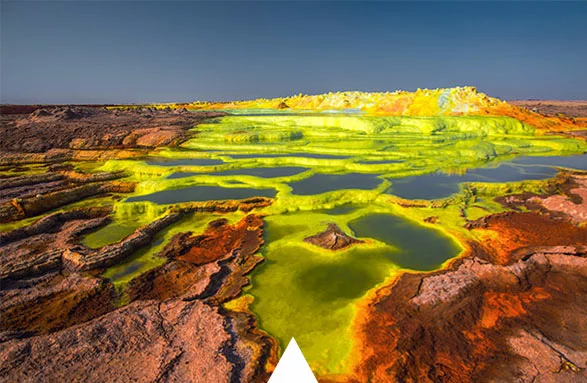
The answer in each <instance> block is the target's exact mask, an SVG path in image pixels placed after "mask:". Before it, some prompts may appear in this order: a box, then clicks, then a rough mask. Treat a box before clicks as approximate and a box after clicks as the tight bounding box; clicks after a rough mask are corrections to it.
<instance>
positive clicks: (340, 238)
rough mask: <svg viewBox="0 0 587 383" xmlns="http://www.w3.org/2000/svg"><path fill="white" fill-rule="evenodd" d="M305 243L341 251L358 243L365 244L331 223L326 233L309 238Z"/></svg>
mask: <svg viewBox="0 0 587 383" xmlns="http://www.w3.org/2000/svg"><path fill="white" fill-rule="evenodd" d="M304 241H305V242H308V243H311V244H312V245H316V246H320V247H322V248H324V249H327V250H341V249H345V248H347V247H349V246H352V245H355V244H357V243H363V241H361V240H359V239H356V238H353V237H351V236H349V235H347V234H346V233H345V232H344V231H342V230H341V229H340V228H339V227H338V226H337V225H336V224H334V223H329V224H328V228H327V229H326V230H325V231H323V232H321V233H318V234H316V235H313V236H311V237H307V238H305V239H304Z"/></svg>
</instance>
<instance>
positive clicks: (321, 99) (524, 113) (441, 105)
mask: <svg viewBox="0 0 587 383" xmlns="http://www.w3.org/2000/svg"><path fill="white" fill-rule="evenodd" d="M182 107H186V108H187V109H191V110H214V109H276V110H277V109H279V110H284V109H286V110H291V111H301V110H314V111H316V110H319V111H320V110H322V111H324V110H348V109H355V110H360V111H363V112H364V113H366V114H367V115H380V116H462V115H471V116H508V117H513V118H516V119H518V120H520V121H522V122H524V123H526V124H529V125H532V126H534V127H536V128H537V129H539V130H543V131H568V130H574V129H580V128H581V126H580V124H576V123H575V122H574V120H572V119H569V118H566V117H564V116H550V117H546V116H544V115H542V114H539V113H535V112H532V111H530V110H528V109H525V108H523V107H521V106H516V105H512V104H509V103H507V102H505V101H502V100H499V99H497V98H493V97H489V96H487V95H485V94H484V93H480V92H478V91H477V89H476V88H475V87H472V86H466V87H456V88H439V89H418V90H417V91H415V92H406V91H395V92H330V93H326V94H320V95H312V96H310V95H302V94H298V95H296V96H291V97H284V98H274V99H265V98H260V99H256V100H246V101H233V102H214V103H212V102H199V101H198V102H194V103H191V104H188V105H187V106H186V105H184V104H182Z"/></svg>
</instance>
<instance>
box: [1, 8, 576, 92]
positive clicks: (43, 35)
mask: <svg viewBox="0 0 587 383" xmlns="http://www.w3.org/2000/svg"><path fill="white" fill-rule="evenodd" d="M1 5H2V9H1V11H2V12H1V14H2V16H1V17H2V20H1V21H2V23H1V96H2V99H1V102H2V103H124V102H157V101H161V102H169V101H192V100H196V99H200V100H232V99H247V98H256V97H277V96H286V95H291V94H297V93H300V92H301V93H306V94H315V93H323V92H328V91H337V90H365V91H387V90H389V91H393V90H396V89H405V90H414V89H416V88H436V87H449V86H456V85H474V86H477V88H478V89H480V90H481V91H484V92H486V93H487V94H489V95H491V96H496V97H500V98H506V99H518V98H542V99H587V70H586V69H585V68H587V43H586V41H587V22H586V20H587V2H584V1H583V2H514V3H510V2H477V1H474V2H439V1H436V2H430V3H427V2H385V3H384V2H357V3H354V2H320V3H311V2H292V3H287V2H250V3H245V2H214V3H206V2H195V1H183V2H170V1H167V2H157V1H134V2H114V1H107V2H94V1H77V2H76V1H64V2H55V1H44V2H29V1H17V2H9V1H2V3H1Z"/></svg>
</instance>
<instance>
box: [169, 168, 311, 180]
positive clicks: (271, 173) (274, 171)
mask: <svg viewBox="0 0 587 383" xmlns="http://www.w3.org/2000/svg"><path fill="white" fill-rule="evenodd" d="M306 170H308V168H303V167H300V166H283V167H274V168H244V169H231V170H223V171H219V172H215V173H211V174H213V175H217V176H238V175H244V176H254V177H261V178H276V177H290V176H293V175H296V174H299V173H302V172H305V171H306ZM198 174H203V173H193V172H177V173H173V174H172V175H170V176H169V177H167V178H170V179H173V178H185V177H191V176H195V175H198ZM206 174H210V173H206Z"/></svg>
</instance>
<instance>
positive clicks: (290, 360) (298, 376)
mask: <svg viewBox="0 0 587 383" xmlns="http://www.w3.org/2000/svg"><path fill="white" fill-rule="evenodd" d="M268 383H318V381H317V380H316V377H314V374H313V373H312V369H310V366H309V365H308V362H307V361H306V358H304V354H302V350H300V347H299V346H298V344H297V343H296V340H295V339H294V338H291V340H290V341H289V344H288V345H287V347H286V348H285V352H284V353H283V355H282V356H281V359H279V362H278V363H277V367H275V371H273V374H271V378H269V382H268Z"/></svg>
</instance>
